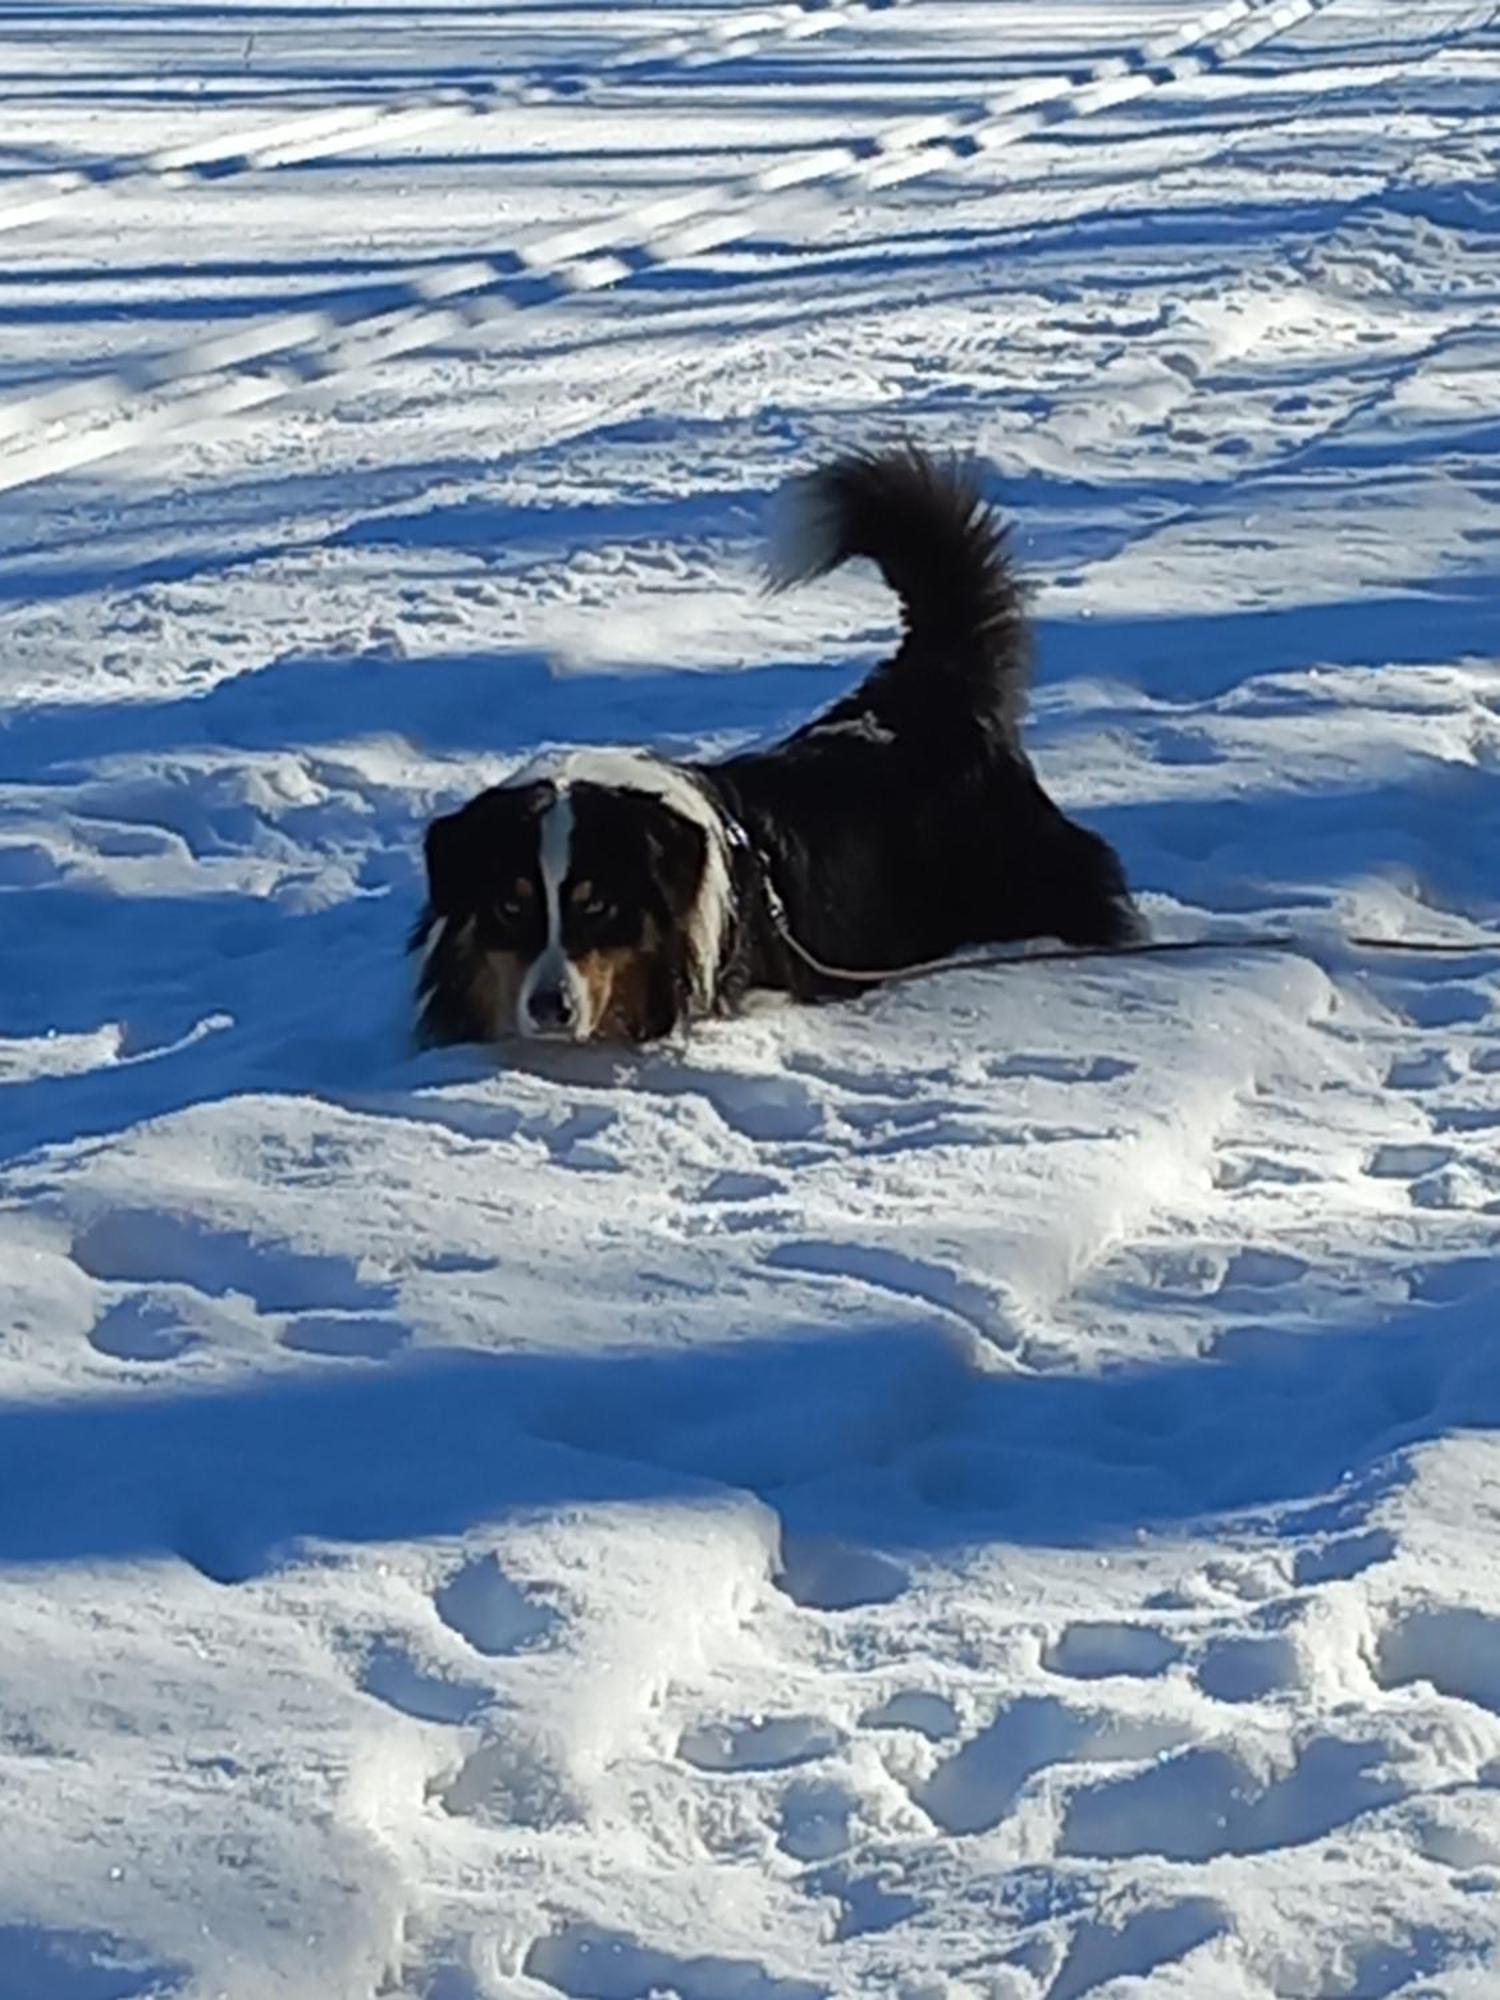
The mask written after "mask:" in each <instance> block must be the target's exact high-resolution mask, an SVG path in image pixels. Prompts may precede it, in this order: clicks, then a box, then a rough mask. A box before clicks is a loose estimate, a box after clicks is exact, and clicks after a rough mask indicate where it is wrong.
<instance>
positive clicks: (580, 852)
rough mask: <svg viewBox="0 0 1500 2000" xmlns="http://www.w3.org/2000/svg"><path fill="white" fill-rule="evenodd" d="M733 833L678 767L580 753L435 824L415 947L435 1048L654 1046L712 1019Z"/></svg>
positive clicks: (423, 1008) (621, 755)
mask: <svg viewBox="0 0 1500 2000" xmlns="http://www.w3.org/2000/svg"><path fill="white" fill-rule="evenodd" d="M724 848H725V842H724V830H723V827H722V825H721V823H720V821H719V819H718V816H717V814H716V813H715V812H714V809H713V807H712V805H711V804H710V802H709V799H708V797H707V795H706V794H705V793H704V792H703V791H702V790H701V789H700V788H699V787H698V786H697V785H696V784H695V783H694V782H693V780H692V779H691V778H689V777H688V776H687V774H686V773H685V772H683V771H681V770H679V769H678V768H677V767H675V766H673V765H670V764H665V763H662V762H659V761H658V760H656V759H653V758H646V757H640V756H636V755H634V754H633V753H627V752H613V753H599V752H594V753H579V754H578V755H576V756H574V757H572V758H569V759H567V760H566V761H565V762H564V763H562V764H560V765H559V766H557V767H556V768H555V769H554V770H552V771H549V772H547V773H545V774H542V775H531V774H524V775H523V776H521V777H520V778H517V779H514V780H512V781H511V782H509V783H507V784H503V785H497V786H494V787H493V788H492V789H491V790H489V791H487V792H481V793H480V794H479V796H478V797H477V798H475V799H471V800H470V802H469V803H468V804H467V805H466V806H463V807H462V808H461V809H460V810H459V811H458V812H455V813H450V814H448V815H447V816H446V817H444V818H442V819H437V820H434V821H433V823H432V825H431V826H430V827H429V828H428V830H427V841H426V858H427V900H428V907H427V910H426V911H425V912H424V916H423V920H422V923H421V925H420V926H419V928H418V933H417V939H416V942H417V944H418V946H419V948H420V951H421V955H422V967H421V974H420V978H419V989H418V997H419V1006H420V1015H421V1022H422V1028H423V1032H424V1033H425V1034H426V1036H427V1037H428V1038H429V1039H431V1040H434V1041H495V1040H501V1039H504V1038H506V1037H509V1036H513V1035H520V1036H525V1037H547V1038H551V1039H556V1040H565V1041H574V1042H588V1041H621V1042H643V1041H650V1040H653V1039H655V1038H656V1037H657V1036H660V1035H665V1034H668V1033H670V1032H671V1031H672V1030H673V1029H674V1028H676V1027H678V1026H679V1025H682V1024H684V1023H685V1022H686V1021H687V1020H689V1019H691V1018H692V1017H694V1016H695V1015H701V1014H705V1013H708V1012H709V1011H711V1009H712V1007H713V1004H714V993H715V987H716V983H717V976H718V970H719V961H720V958H721V955H722V952H723V948H724V942H725V936H726V931H727V927H728V924H729V921H730V914H731V912H730V885H729V871H728V867H727V862H726V856H725V851H724Z"/></svg>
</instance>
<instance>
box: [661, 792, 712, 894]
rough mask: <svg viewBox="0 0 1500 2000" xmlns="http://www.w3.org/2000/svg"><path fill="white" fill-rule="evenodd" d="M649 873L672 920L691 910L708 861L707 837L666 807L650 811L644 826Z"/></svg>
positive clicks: (690, 822)
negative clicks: (649, 863) (649, 861)
mask: <svg viewBox="0 0 1500 2000" xmlns="http://www.w3.org/2000/svg"><path fill="white" fill-rule="evenodd" d="M646 847H647V852H648V853H649V855H650V858H651V873H652V876H653V879H654V881H655V883H656V886H657V888H658V889H659V890H660V892H661V896H662V900H663V901H664V902H665V904H666V906H667V909H668V911H669V912H670V913H671V915H672V916H673V917H677V918H682V917H685V916H686V915H687V913H688V911H689V910H690V909H691V908H692V907H693V903H694V900H695V899H696V897H697V894H698V890H699V888H700V886H701V885H702V882H703V870H704V868H705V867H706V865H707V862H708V835H707V834H706V833H705V832H704V831H703V828H702V827H701V826H696V825H694V823H693V821H692V820H690V819H684V818H683V817H682V815H681V814H680V813H675V812H673V811H672V810H671V809H670V808H669V807H667V806H660V807H658V808H657V809H656V810H655V811H654V812H652V814H651V816H650V818H649V820H648V822H647V826H646Z"/></svg>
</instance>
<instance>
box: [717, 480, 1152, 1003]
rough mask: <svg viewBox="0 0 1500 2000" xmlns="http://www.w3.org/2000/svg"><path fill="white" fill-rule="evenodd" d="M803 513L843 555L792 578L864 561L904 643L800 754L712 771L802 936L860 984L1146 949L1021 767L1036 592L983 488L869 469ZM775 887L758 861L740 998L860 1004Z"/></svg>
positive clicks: (742, 934)
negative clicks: (1008, 951) (943, 968)
mask: <svg viewBox="0 0 1500 2000" xmlns="http://www.w3.org/2000/svg"><path fill="white" fill-rule="evenodd" d="M797 498H799V499H800V500H801V502H802V504H803V505H804V506H805V508H806V510H807V512H808V513H809V514H810V515H811V517H812V519H813V521H814V523H815V524H816V523H818V522H819V518H820V517H821V524H822V526H823V527H824V528H825V529H826V531H827V536H828V539H827V542H826V545H824V546H823V547H821V548H814V549H813V550H811V551H810V552H809V557H808V560H807V561H806V562H805V563H804V564H803V565H802V566H801V567H800V568H799V569H797V570H795V571H794V572H793V574H792V575H791V576H790V577H789V578H788V579H787V580H788V581H798V580H800V578H801V576H803V575H813V574H820V573H823V572H825V571H827V570H830V569H833V568H835V567H836V566H837V565H838V564H839V563H842V562H844V561H846V560H848V559H849V558H850V557H853V556H867V557H869V558H870V559H871V560H873V561H874V562H875V563H876V565H877V566H878V568H879V569H880V572H881V574H882V576H883V577H884V578H885V580H886V582H887V583H888V584H889V585H890V586H891V588H892V589H893V590H894V591H895V592H896V593H897V595H898V597H899V598H900V600H901V611H902V626H903V637H902V642H901V645H900V648H899V649H898V651H897V652H896V653H895V655H894V656H893V658H891V659H890V660H888V661H886V662H885V663H884V664H883V665H881V666H879V667H877V668H876V669H875V671H874V672H873V673H872V674H870V675H869V676H868V678H867V679H866V680H865V681H864V682H863V683H862V684H861V685H860V686H859V687H858V688H857V689H856V690H855V691H854V692H853V693H852V694H849V695H846V696H845V697H844V699H843V700H842V701H839V702H836V703H835V704H834V705H833V707H831V708H829V709H827V710H826V711H825V712H824V713H823V714H822V715H820V716H818V717H816V718H815V719H814V720H813V721H811V722H809V723H807V724H806V725H805V726H804V727H803V728H801V729H799V730H798V731H797V732H796V734H795V735H793V736H792V737H790V738H789V739H788V740H787V741H786V742H785V743H782V744H780V745H778V746H777V747H776V748H774V749H772V750H769V751H756V752H752V753H750V754H748V755H746V756H741V757H733V758H730V759H729V760H728V761H727V762H725V763H721V764H717V765H707V766H701V767H699V771H698V775H699V777H700V779H701V781H702V782H703V784H704V785H705V786H706V787H707V788H708V790H709V791H710V792H711V793H712V794H713V795H714V796H715V797H716V798H717V799H718V800H719V801H720V802H721V803H722V805H723V807H724V808H725V810H726V811H727V812H728V813H729V814H730V815H732V817H733V818H734V819H735V820H736V821H737V822H738V823H739V824H740V825H742V826H743V827H744V828H745V829H746V831H747V833H748V834H749V835H750V837H751V842H752V845H753V849H754V851H755V854H756V855H758V856H762V857H764V861H765V863H766V864H768V865H769V869H770V872H771V874H772V876H773V877H774V880H775V883H776V887H777V889H778V890H779V892H780V894H781V897H782V899H783V901H784V903H785V906H786V910H787V914H788V917H789V919H790V929H791V931H792V934H793V936H794V937H795V938H796V939H797V941H798V942H799V943H800V944H802V945H803V946H805V947H806V949H807V950H808V952H809V953H811V955H812V956H813V957H815V958H818V959H820V960H822V961H823V963H824V964H826V965H833V966H841V967H848V968H850V969H851V970H855V971H868V970H881V969H887V968H889V969H899V968H900V967H902V966H906V965H911V964H918V963H922V962H925V961H926V960H928V959H932V958H938V957H942V956H945V955H947V954H948V953H950V952H954V951H957V950H958V949H960V947H962V946H964V945H975V944H986V943H1003V942H1009V941H1012V940H1016V939H1022V938H1032V937H1056V938H1060V939H1062V940H1063V941H1064V942H1065V943H1067V944H1076V945H1107V946H1114V945H1120V944H1124V943H1126V942H1128V941H1129V940H1130V939H1131V938H1132V937H1134V936H1136V935H1137V934H1138V932H1139V920H1138V918H1137V916H1136V913H1135V911H1134V909H1133V907H1132V905H1131V902H1130V898H1129V894H1128V891H1127V889H1126V885H1125V877H1124V873H1123V871H1122V869H1121V867H1120V863H1119V860H1118V858H1117V857H1116V855H1115V853H1114V851H1113V849H1112V848H1110V847H1109V845H1108V844H1107V843H1106V842H1105V841H1103V840H1101V839H1100V837H1099V836H1098V835H1097V834H1094V833H1090V832H1088V831H1087V830H1086V829H1085V828H1083V827H1081V826H1078V825H1076V824H1075V823H1074V822H1073V821H1072V820H1070V819H1068V818H1066V817H1065V816H1064V814H1063V813H1062V812H1060V811H1059V809H1058V808H1057V807H1056V806H1055V805H1054V804H1053V803H1052V801H1051V800H1050V799H1049V798H1048V796H1047V794H1046V793H1045V792H1044V791H1043V789H1042V787H1041V784H1040V783H1039V781H1038V779H1037V776H1036V773H1035V772H1034V771H1033V769H1032V767H1031V764H1030V762H1029V760H1028V759H1027V757H1026V756H1025V754H1024V752H1023V751H1022V748H1021V743H1020V721H1021V713H1022V708H1023V704H1024V697H1025V690H1026V679H1027V670H1028V667H1029V664H1030V644H1029V634H1028V628H1027V623H1026V617H1025V609H1024V601H1023V595H1022V590H1021V586H1020V584H1019V582H1018V580H1017V578H1016V575H1015V573H1014V570H1013V568H1012V566H1011V563H1010V560H1009V556H1008V553H1007V550H1006V546H1005V532H1004V529H1003V528H1002V527H1001V525H1000V523H999V522H998V521H997V519H996V517H995V515H994V514H993V513H992V512H991V510H990V509H989V508H988V507H987V506H986V505H985V503H984V500H983V498H982V496H981V494H980V491H979V488H978V485H977V483H976V482H975V480H974V479H973V477H972V475H971V474H969V473H968V472H967V471H965V470H964V469H962V468H960V467H958V466H955V465H951V464H946V463H943V462H940V461H938V460H935V459H932V458H929V457H927V456H925V455H924V454H922V453H920V452H918V451H915V450H912V449H899V450H895V451H889V452H883V453H868V454H867V453H858V454H853V455H851V456H849V457H847V458H844V459H841V460H839V461H838V462H837V463H836V464H834V465H833V466H831V467H829V468H828V469H827V470H826V471H823V472H819V473H815V474H813V475H812V477H811V479H810V480H809V481H807V482H806V483H805V484H804V487H803V490H802V494H801V495H800V496H797ZM794 553H795V552H794ZM757 873H758V868H757V865H756V864H755V862H753V861H752V862H751V863H750V864H749V865H748V866H745V865H744V864H742V870H741V877H742V884H741V885H742V921H741V925H740V929H739V934H738V936H737V939H736V948H735V951H734V953H733V962H732V963H731V965H730V966H728V967H727V968H726V981H727V983H728V984H730V985H731V986H737V987H739V988H741V989H743V988H744V987H746V986H752V985H760V986H775V987H781V988H784V989H785V990H787V991H789V992H791V993H794V994H796V995H797V996H798V997H800V998H807V999H812V998H818V997H822V996H831V995H838V994H846V993H848V992H850V991H851V990H855V989H853V988H852V987H851V985H850V984H849V982H845V981H839V980H834V979H828V978H825V977H823V976H822V975H820V974H818V973H817V972H815V971H813V970H812V969H811V968H810V967H809V966H808V965H807V964H806V962H805V961H804V960H802V959H800V958H799V957H798V956H797V955H796V954H795V953H793V952H791V951H790V950H788V948H787V947H786V945H785V944H784V943H783V941H782V940H781V938H780V936H779V935H778V932H777V929H776V926H775V925H774V924H773V923H772V921H771V919H770V914H769V911H768V909H767V907H766V903H765V899H764V897H763V896H762V895H761V894H759V893H757V884H756V881H755V879H754V878H755V876H756V874H757Z"/></svg>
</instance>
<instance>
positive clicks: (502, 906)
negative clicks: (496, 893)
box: [493, 875, 536, 924]
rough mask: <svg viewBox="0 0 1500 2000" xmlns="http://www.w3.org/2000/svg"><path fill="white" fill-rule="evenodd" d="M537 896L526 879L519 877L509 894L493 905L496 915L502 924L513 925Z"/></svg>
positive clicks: (522, 876) (511, 886)
mask: <svg viewBox="0 0 1500 2000" xmlns="http://www.w3.org/2000/svg"><path fill="white" fill-rule="evenodd" d="M535 894H536V891H535V890H534V889H533V888H532V886H531V884H530V883H529V882H528V881H527V880H526V877H525V876H524V875H518V876H517V877H516V879H515V881H514V882H512V884H511V885H510V892H509V894H508V895H504V896H502V897H500V899H499V900H498V901H497V902H496V903H495V904H494V905H493V908H494V912H495V915H496V916H497V917H499V918H500V919H501V920H502V922H504V923H509V924H513V923H514V922H515V921H516V919H517V918H518V917H519V916H520V914H521V912H522V911H523V910H524V909H525V908H526V906H527V904H528V903H529V902H530V901H531V900H532V898H533V897H534V896H535Z"/></svg>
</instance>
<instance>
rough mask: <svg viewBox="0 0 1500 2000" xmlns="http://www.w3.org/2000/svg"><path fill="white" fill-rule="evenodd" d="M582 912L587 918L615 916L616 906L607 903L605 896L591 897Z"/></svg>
mask: <svg viewBox="0 0 1500 2000" xmlns="http://www.w3.org/2000/svg"><path fill="white" fill-rule="evenodd" d="M582 910H583V914H584V916H586V917H608V916H612V915H613V913H614V905H613V904H612V903H609V902H607V901H606V900H605V898H604V897H603V896H590V897H589V899H588V901H587V902H586V903H584V904H583V905H582Z"/></svg>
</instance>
